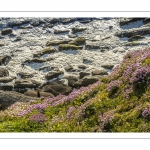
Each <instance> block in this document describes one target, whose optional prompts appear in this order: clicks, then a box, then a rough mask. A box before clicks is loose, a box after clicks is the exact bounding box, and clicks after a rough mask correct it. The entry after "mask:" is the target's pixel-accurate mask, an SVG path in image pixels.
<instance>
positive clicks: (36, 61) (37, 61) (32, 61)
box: [29, 58, 46, 63]
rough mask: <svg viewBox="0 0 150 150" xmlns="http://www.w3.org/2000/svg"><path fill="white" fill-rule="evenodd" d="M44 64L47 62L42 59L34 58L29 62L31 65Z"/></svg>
mask: <svg viewBox="0 0 150 150" xmlns="http://www.w3.org/2000/svg"><path fill="white" fill-rule="evenodd" d="M43 62H46V60H45V59H42V58H34V59H31V60H29V63H43Z"/></svg>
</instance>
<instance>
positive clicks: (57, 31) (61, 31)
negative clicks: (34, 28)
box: [54, 29, 69, 34]
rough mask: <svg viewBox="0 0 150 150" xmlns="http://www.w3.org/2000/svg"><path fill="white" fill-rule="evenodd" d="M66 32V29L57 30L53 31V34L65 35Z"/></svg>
mask: <svg viewBox="0 0 150 150" xmlns="http://www.w3.org/2000/svg"><path fill="white" fill-rule="evenodd" d="M66 32H69V30H68V29H62V30H61V29H59V30H54V34H59V33H66Z"/></svg>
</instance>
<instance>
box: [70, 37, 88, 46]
mask: <svg viewBox="0 0 150 150" xmlns="http://www.w3.org/2000/svg"><path fill="white" fill-rule="evenodd" d="M69 44H73V45H83V44H85V38H84V37H78V38H76V39H75V40H73V41H71V42H69Z"/></svg>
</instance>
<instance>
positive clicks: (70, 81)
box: [65, 76, 78, 87]
mask: <svg viewBox="0 0 150 150" xmlns="http://www.w3.org/2000/svg"><path fill="white" fill-rule="evenodd" d="M65 79H67V80H68V86H71V87H74V84H75V82H76V81H78V78H77V77H74V76H68V77H65Z"/></svg>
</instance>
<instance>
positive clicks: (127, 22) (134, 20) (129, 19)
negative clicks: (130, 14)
mask: <svg viewBox="0 0 150 150" xmlns="http://www.w3.org/2000/svg"><path fill="white" fill-rule="evenodd" d="M144 19H145V18H124V19H123V20H121V21H120V22H119V24H120V26H123V25H127V24H129V23H131V22H136V21H140V20H144Z"/></svg>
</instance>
